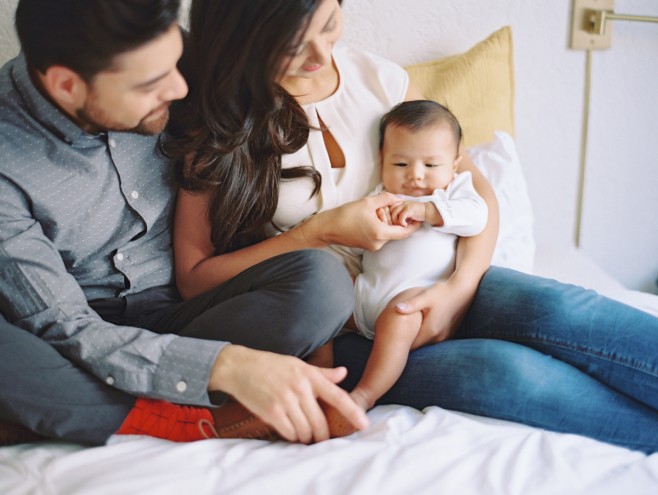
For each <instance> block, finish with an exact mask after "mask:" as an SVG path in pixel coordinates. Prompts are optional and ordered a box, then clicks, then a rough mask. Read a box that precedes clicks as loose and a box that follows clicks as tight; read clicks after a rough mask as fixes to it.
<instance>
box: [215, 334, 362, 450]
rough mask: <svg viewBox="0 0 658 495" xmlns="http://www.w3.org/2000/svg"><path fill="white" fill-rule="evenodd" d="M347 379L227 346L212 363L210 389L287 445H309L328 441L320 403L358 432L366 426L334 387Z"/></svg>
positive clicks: (340, 372)
mask: <svg viewBox="0 0 658 495" xmlns="http://www.w3.org/2000/svg"><path fill="white" fill-rule="evenodd" d="M346 375H347V370H346V369H345V368H343V367H340V368H318V367H316V366H312V365H310V364H307V363H305V362H304V361H302V360H301V359H298V358H295V357H291V356H283V355H280V354H274V353H271V352H265V351H257V350H254V349H249V348H247V347H242V346H238V345H229V346H226V347H224V348H223V349H222V351H221V352H220V353H219V356H218V357H217V360H216V361H215V364H214V366H213V369H212V372H211V377H210V381H209V385H208V389H209V390H221V391H223V392H226V393H228V394H230V395H232V396H233V397H234V398H235V399H236V400H237V401H238V402H240V403H241V404H242V405H243V406H245V407H246V408H247V409H249V410H250V411H251V412H253V413H254V414H255V415H257V416H258V417H260V418H261V419H262V420H263V421H265V422H266V423H268V424H270V425H271V426H273V427H274V428H275V429H276V430H277V431H278V432H279V434H280V435H281V436H282V437H283V438H285V439H286V440H289V441H291V442H301V443H305V444H308V443H311V442H313V441H315V442H320V441H322V440H326V439H328V438H329V427H328V425H327V420H326V418H325V415H324V413H323V412H322V410H321V409H320V406H319V405H318V399H321V400H322V401H324V402H326V403H328V404H331V405H332V406H333V407H335V408H336V409H337V410H338V411H340V413H341V414H342V415H343V416H344V417H345V418H346V419H347V420H348V421H349V422H350V423H351V424H353V425H354V427H355V428H356V429H357V430H363V429H365V428H367V427H368V417H367V416H366V414H365V411H364V410H363V409H361V408H360V407H359V406H357V405H356V403H355V402H354V401H353V400H352V399H351V398H350V396H349V394H348V393H347V392H345V391H344V390H343V389H341V388H340V387H338V385H336V384H337V383H339V382H340V381H342V380H343V379H344V378H345V376H346Z"/></svg>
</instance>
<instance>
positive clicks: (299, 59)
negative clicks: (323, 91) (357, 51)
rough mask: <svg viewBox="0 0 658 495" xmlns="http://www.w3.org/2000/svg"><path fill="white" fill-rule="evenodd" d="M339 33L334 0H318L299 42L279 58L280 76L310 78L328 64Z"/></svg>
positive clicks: (340, 27) (340, 18) (340, 24)
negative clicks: (280, 59) (281, 69)
mask: <svg viewBox="0 0 658 495" xmlns="http://www.w3.org/2000/svg"><path fill="white" fill-rule="evenodd" d="M342 33H343V15H342V13H341V10H340V5H339V3H338V0H322V1H321V2H320V5H319V6H318V9H317V10H316V11H315V13H314V14H313V17H312V18H311V22H310V23H309V25H308V28H307V29H306V31H305V32H304V35H303V36H302V37H301V39H300V40H299V42H298V43H297V44H296V45H294V46H292V47H291V50H290V53H289V54H288V55H287V56H286V57H285V58H284V59H283V67H285V72H284V76H283V77H284V78H288V77H302V78H314V77H317V76H318V75H320V74H322V73H323V72H325V70H326V69H328V68H330V67H331V52H332V50H333V47H334V44H335V43H336V41H338V39H339V38H340V36H341V34H342Z"/></svg>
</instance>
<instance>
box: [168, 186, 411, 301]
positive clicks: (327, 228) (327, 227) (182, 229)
mask: <svg viewBox="0 0 658 495" xmlns="http://www.w3.org/2000/svg"><path fill="white" fill-rule="evenodd" d="M208 200H209V195H208V194H207V193H191V192H189V191H185V190H183V189H181V190H179V193H178V199H177V202H176V216H175V219H174V254H175V268H176V284H177V286H178V290H179V292H180V294H181V296H182V297H183V298H184V299H189V298H190V297H193V296H195V295H198V294H201V293H202V292H205V291H207V290H210V289H212V288H214V287H216V286H217V285H219V284H221V283H223V282H226V281H227V280H229V279H230V278H232V277H234V276H235V275H237V274H238V273H240V272H242V271H244V270H246V269H247V268H250V267H252V266H254V265H256V264H257V263H260V262H261V261H264V260H266V259H269V258H272V257H273V256H276V255H279V254H283V253H287V252H290V251H295V250H298V249H305V248H321V247H325V246H328V245H330V244H342V245H345V246H351V247H360V248H363V249H369V250H376V249H379V248H380V247H382V246H383V245H384V243H385V242H386V241H388V240H392V239H402V238H405V237H407V236H408V235H410V234H411V233H412V232H413V231H415V230H416V229H417V228H418V226H417V225H411V226H409V227H400V226H394V225H387V224H386V223H384V222H382V221H381V220H379V218H378V217H377V213H376V212H377V209H378V208H381V207H385V206H389V205H391V204H394V203H397V202H399V201H400V200H399V199H398V198H397V197H396V196H395V195H393V194H388V193H382V194H379V195H377V196H369V197H366V198H363V199H360V200H357V201H353V202H351V203H346V204H344V205H342V206H340V207H338V208H334V209H332V210H327V211H324V212H320V213H318V214H316V215H313V216H312V217H310V218H308V219H307V220H305V221H304V222H303V223H301V224H300V225H298V226H296V227H294V228H292V229H290V230H288V231H286V232H283V233H281V234H280V235H277V236H274V237H271V238H269V239H266V240H264V241H262V242H259V243H257V244H254V245H252V246H249V247H246V248H243V249H239V250H237V251H233V252H230V253H226V254H221V255H215V254H214V252H215V250H214V247H213V245H212V242H211V240H210V231H211V226H210V222H209V220H208V216H207V213H206V211H207V207H208Z"/></svg>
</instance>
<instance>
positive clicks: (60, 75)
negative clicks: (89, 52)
mask: <svg viewBox="0 0 658 495" xmlns="http://www.w3.org/2000/svg"><path fill="white" fill-rule="evenodd" d="M38 76H39V79H40V80H41V84H42V85H43V88H44V89H45V90H46V92H47V93H48V95H49V96H50V97H51V98H52V99H53V100H54V101H55V102H56V103H57V104H59V105H60V106H61V107H63V108H65V109H69V108H79V107H80V106H82V104H83V103H84V101H85V99H86V97H87V93H88V84H87V83H86V82H85V81H84V80H83V79H82V77H80V75H79V74H78V73H77V72H75V71H73V70H71V69H69V68H68V67H64V66H62V65H52V66H50V67H48V69H46V72H45V74H44V73H39V74H38Z"/></svg>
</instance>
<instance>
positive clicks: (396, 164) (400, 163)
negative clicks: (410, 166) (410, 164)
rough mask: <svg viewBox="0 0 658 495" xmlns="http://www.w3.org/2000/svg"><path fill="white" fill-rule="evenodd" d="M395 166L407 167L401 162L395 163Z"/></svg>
mask: <svg viewBox="0 0 658 495" xmlns="http://www.w3.org/2000/svg"><path fill="white" fill-rule="evenodd" d="M393 166H395V167H406V166H407V164H406V163H403V162H399V163H394V164H393Z"/></svg>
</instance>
